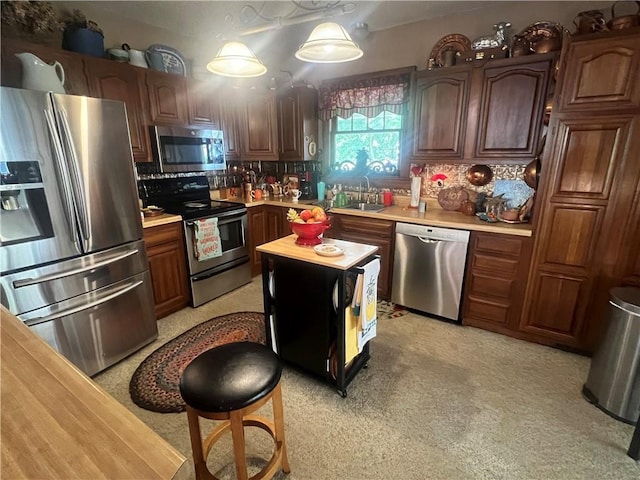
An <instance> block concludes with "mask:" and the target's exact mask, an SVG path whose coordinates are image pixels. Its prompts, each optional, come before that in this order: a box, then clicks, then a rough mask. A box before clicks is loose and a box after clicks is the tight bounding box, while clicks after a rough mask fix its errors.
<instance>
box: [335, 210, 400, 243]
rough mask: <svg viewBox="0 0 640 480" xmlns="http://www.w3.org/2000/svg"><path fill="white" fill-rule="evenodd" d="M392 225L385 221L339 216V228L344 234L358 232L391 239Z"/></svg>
mask: <svg viewBox="0 0 640 480" xmlns="http://www.w3.org/2000/svg"><path fill="white" fill-rule="evenodd" d="M393 224H394V222H389V221H387V220H378V219H373V218H363V217H350V216H348V215H340V227H341V229H342V231H345V232H359V233H363V234H365V235H372V234H373V235H376V236H377V235H380V236H382V237H386V238H391V236H392V235H393Z"/></svg>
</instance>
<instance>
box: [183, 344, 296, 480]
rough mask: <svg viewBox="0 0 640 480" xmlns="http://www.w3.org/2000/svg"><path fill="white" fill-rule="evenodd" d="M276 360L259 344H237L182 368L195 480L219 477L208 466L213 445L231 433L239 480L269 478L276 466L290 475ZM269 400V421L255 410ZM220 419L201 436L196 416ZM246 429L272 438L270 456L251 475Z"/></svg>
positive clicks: (205, 354) (264, 479)
mask: <svg viewBox="0 0 640 480" xmlns="http://www.w3.org/2000/svg"><path fill="white" fill-rule="evenodd" d="M281 376H282V366H281V364H280V359H279V358H278V356H277V355H276V354H275V353H274V352H273V350H271V348H269V347H267V346H265V345H262V344H260V343H253V342H237V343H228V344H225V345H221V346H219V347H215V348H212V349H211V350H207V351H206V352H204V353H202V354H200V355H198V356H197V357H196V358H195V359H194V360H193V361H192V362H191V363H190V364H189V365H187V367H186V368H185V369H184V371H183V372H182V377H181V378H180V395H182V399H183V400H184V402H185V403H186V404H187V420H188V421H189V436H190V437H191V450H192V453H193V464H194V467H195V473H196V480H217V478H216V477H215V476H214V475H213V474H212V473H211V472H210V471H209V469H208V467H207V457H208V456H209V453H210V452H211V449H212V448H213V446H214V445H215V443H216V442H217V441H218V440H219V439H220V438H221V437H222V435H223V434H225V433H226V432H231V439H232V442H233V457H234V460H235V465H236V479H237V480H267V479H271V478H273V476H274V475H275V473H276V471H277V470H278V469H282V471H283V472H285V473H289V472H290V471H291V468H290V467H289V460H288V459H287V446H286V441H285V435H284V416H283V409H282V386H281V385H280V377H281ZM269 401H271V404H272V407H273V420H272V419H269V418H267V417H264V416H261V415H257V414H255V412H256V411H257V410H258V409H259V408H260V407H262V406H263V405H265V404H266V403H267V402H269ZM201 417H202V418H208V419H210V420H217V421H220V422H221V423H219V424H218V425H217V426H216V427H215V428H214V429H213V430H212V431H211V432H210V433H209V434H208V435H206V438H204V439H203V438H202V431H201V428H200V418H201ZM245 427H258V428H260V429H262V430H264V431H265V432H267V433H268V434H269V435H270V436H271V438H272V439H273V442H274V449H273V453H272V455H271V458H270V459H269V460H268V461H267V463H266V465H265V466H264V467H263V468H262V469H261V470H260V471H259V472H258V473H257V474H255V475H253V476H252V477H249V475H248V471H247V462H246V457H245V433H244V429H245Z"/></svg>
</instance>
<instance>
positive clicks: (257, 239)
mask: <svg viewBox="0 0 640 480" xmlns="http://www.w3.org/2000/svg"><path fill="white" fill-rule="evenodd" d="M247 216H248V219H247V224H248V227H247V229H248V230H249V232H248V241H247V245H248V246H249V258H250V262H251V275H253V276H256V275H259V274H260V272H261V269H262V266H261V265H262V264H261V263H260V253H259V252H256V247H257V246H258V245H262V244H263V243H267V213H266V210H265V207H264V205H258V206H257V207H250V208H248V209H247Z"/></svg>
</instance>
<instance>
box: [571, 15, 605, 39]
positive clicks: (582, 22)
mask: <svg viewBox="0 0 640 480" xmlns="http://www.w3.org/2000/svg"><path fill="white" fill-rule="evenodd" d="M573 24H574V25H575V26H576V34H578V35H582V34H585V33H593V32H601V31H603V30H606V29H607V27H606V21H605V19H604V13H602V12H601V11H600V10H586V11H584V12H580V13H579V14H578V15H576V18H574V19H573Z"/></svg>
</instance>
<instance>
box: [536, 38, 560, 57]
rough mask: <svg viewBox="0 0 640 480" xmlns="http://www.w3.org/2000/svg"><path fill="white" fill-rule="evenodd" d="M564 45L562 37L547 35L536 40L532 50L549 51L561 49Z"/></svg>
mask: <svg viewBox="0 0 640 480" xmlns="http://www.w3.org/2000/svg"><path fill="white" fill-rule="evenodd" d="M561 47H562V38H560V37H545V38H543V39H541V40H538V41H537V42H535V43H534V44H533V46H532V50H533V51H534V52H535V53H549V52H555V51H558V50H560V48H561Z"/></svg>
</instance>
